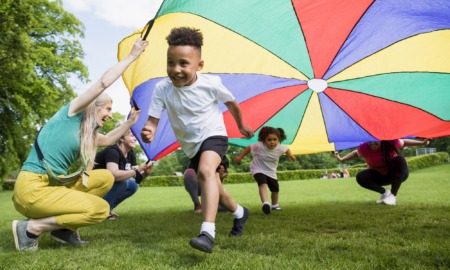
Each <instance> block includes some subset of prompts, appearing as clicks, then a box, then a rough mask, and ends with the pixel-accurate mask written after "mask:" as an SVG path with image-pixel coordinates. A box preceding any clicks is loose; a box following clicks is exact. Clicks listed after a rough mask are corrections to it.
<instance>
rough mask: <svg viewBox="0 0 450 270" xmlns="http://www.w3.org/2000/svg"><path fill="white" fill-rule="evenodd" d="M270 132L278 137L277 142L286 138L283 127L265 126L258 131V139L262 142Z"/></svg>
mask: <svg viewBox="0 0 450 270" xmlns="http://www.w3.org/2000/svg"><path fill="white" fill-rule="evenodd" d="M270 134H275V136H277V137H278V141H279V142H282V141H284V140H286V134H285V133H284V129H282V128H273V127H269V126H265V127H263V128H262V129H261V130H260V131H259V134H258V141H260V142H263V141H264V140H265V139H266V138H267V137H268V136H269V135H270Z"/></svg>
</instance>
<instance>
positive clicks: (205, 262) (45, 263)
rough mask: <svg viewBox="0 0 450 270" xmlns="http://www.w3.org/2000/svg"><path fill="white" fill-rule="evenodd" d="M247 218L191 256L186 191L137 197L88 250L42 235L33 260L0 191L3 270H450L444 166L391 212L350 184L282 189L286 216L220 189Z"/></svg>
mask: <svg viewBox="0 0 450 270" xmlns="http://www.w3.org/2000/svg"><path fill="white" fill-rule="evenodd" d="M226 189H227V190H228V191H229V192H230V193H231V194H232V195H233V197H234V198H235V200H236V201H237V202H238V203H240V204H241V205H243V206H246V207H248V208H249V209H250V211H251V215H250V219H249V221H248V223H247V226H246V231H245V233H244V235H243V236H242V237H241V238H229V237H228V236H227V235H228V232H229V230H230V229H231V226H232V220H233V217H232V216H231V215H230V214H229V213H219V214H218V217H217V221H216V222H217V223H216V246H215V249H214V253H212V254H206V253H202V252H199V251H196V250H194V249H192V248H191V247H190V246H189V240H190V238H192V237H195V236H197V234H198V233H199V229H200V224H201V222H202V218H201V216H200V215H194V214H193V213H192V210H193V206H192V203H191V201H190V198H189V195H188V194H187V193H186V192H185V190H184V188H183V187H160V188H141V189H140V190H139V191H138V192H137V194H136V195H135V196H133V197H132V198H130V199H129V200H127V201H125V202H124V203H123V204H122V205H120V206H119V207H118V208H117V209H116V210H117V211H116V212H117V213H118V214H119V215H120V217H119V218H118V219H117V220H107V221H105V222H103V223H101V224H99V225H96V226H91V227H86V228H81V229H80V234H81V236H82V238H83V239H84V240H88V241H90V244H89V245H88V246H86V247H80V248H77V247H66V246H62V245H61V244H58V243H56V242H54V241H53V240H51V239H50V237H49V235H48V234H44V235H42V237H41V239H40V241H39V250H38V251H36V252H18V251H16V250H15V248H14V241H13V236H12V232H11V222H12V220H13V219H22V218H23V217H22V216H21V215H20V214H18V213H17V212H16V211H15V210H14V207H13V205H12V202H11V195H12V192H11V191H0V209H1V210H0V211H1V219H0V222H1V223H0V224H1V227H0V240H1V242H0V251H1V252H0V269H450V165H443V166H436V167H432V168H428V169H424V170H420V171H416V172H414V173H412V174H411V175H410V178H409V179H408V180H407V181H406V182H405V183H404V185H403V186H402V188H401V189H400V192H399V194H398V198H397V206H386V205H378V204H376V203H375V201H376V200H377V199H378V198H379V195H378V194H376V193H374V192H370V191H367V190H364V189H362V188H360V187H359V186H358V184H357V183H356V182H355V179H354V178H347V179H334V180H303V181H283V182H280V206H281V207H283V211H280V212H275V213H272V214H271V215H269V216H265V215H264V214H263V213H262V211H261V208H260V207H261V206H260V202H259V196H258V190H257V186H256V184H234V185H226Z"/></svg>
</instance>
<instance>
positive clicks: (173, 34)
mask: <svg viewBox="0 0 450 270" xmlns="http://www.w3.org/2000/svg"><path fill="white" fill-rule="evenodd" d="M166 40H167V43H168V44H169V46H179V45H181V46H184V45H188V46H193V47H196V48H198V49H200V48H201V47H202V46H203V35H202V33H201V32H200V30H199V29H195V28H190V27H178V28H173V29H172V30H171V31H170V34H169V35H168V36H167V37H166Z"/></svg>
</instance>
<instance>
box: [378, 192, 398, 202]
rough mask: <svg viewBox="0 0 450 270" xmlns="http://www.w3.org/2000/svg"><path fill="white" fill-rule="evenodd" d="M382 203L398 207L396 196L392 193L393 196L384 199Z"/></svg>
mask: <svg viewBox="0 0 450 270" xmlns="http://www.w3.org/2000/svg"><path fill="white" fill-rule="evenodd" d="M381 203H383V204H386V205H396V203H397V198H396V197H395V195H394V194H392V193H391V194H389V196H387V197H386V198H384V200H383V201H382V202H381Z"/></svg>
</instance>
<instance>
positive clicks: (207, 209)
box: [197, 151, 235, 223]
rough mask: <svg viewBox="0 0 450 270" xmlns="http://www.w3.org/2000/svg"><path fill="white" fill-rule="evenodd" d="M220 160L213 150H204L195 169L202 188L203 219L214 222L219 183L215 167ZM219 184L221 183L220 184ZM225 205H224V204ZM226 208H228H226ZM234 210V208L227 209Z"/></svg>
mask: <svg viewBox="0 0 450 270" xmlns="http://www.w3.org/2000/svg"><path fill="white" fill-rule="evenodd" d="M220 161H221V158H220V156H219V155H218V154H217V153H216V152H214V151H205V152H203V153H202V155H201V157H200V162H199V166H198V170H197V176H198V181H199V183H200V186H201V190H202V204H203V221H204V222H211V223H214V222H215V220H216V215H217V205H218V204H219V196H220V192H219V185H218V182H219V183H220V179H219V181H218V182H217V179H218V177H217V176H218V175H217V173H216V169H217V167H218V166H219V164H220ZM220 186H221V185H220ZM224 206H225V207H226V205H224ZM227 209H228V208H227ZM229 210H235V209H229Z"/></svg>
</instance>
